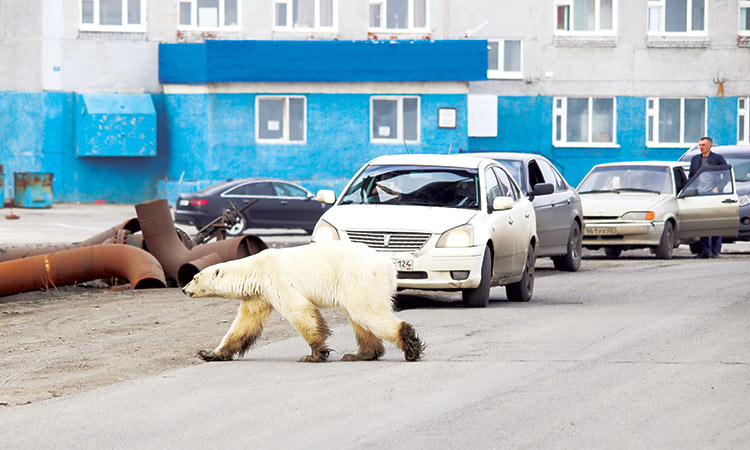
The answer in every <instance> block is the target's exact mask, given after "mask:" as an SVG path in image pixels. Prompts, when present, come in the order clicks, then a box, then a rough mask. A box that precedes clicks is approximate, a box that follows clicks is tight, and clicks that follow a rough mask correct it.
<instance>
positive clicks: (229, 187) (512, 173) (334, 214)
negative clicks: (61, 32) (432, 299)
mask: <svg viewBox="0 0 750 450" xmlns="http://www.w3.org/2000/svg"><path fill="white" fill-rule="evenodd" d="M715 150H716V151H718V152H720V153H722V154H724V155H725V157H726V158H727V160H728V162H729V163H730V164H731V165H730V166H715V167H707V168H703V169H701V171H700V172H699V173H698V174H697V175H696V176H695V177H693V178H692V179H690V180H689V181H688V174H687V173H686V170H685V167H684V161H689V158H690V157H691V156H692V154H694V153H691V152H690V151H689V152H687V153H686V154H685V155H683V157H682V158H681V159H680V161H677V162H670V161H648V162H624V163H609V164H600V165H596V166H594V167H593V168H592V169H591V171H590V172H589V173H588V174H587V175H586V176H585V177H584V178H583V180H582V181H581V183H580V184H579V185H578V187H577V189H574V188H573V187H571V186H570V185H569V184H568V183H567V181H566V180H565V178H564V177H563V176H562V175H561V173H560V171H559V170H558V169H557V168H556V167H555V166H554V165H553V164H552V162H550V161H549V160H548V159H547V158H544V157H543V156H540V155H536V154H529V153H509V152H488V153H471V154H459V155H428V154H418V155H389V156H381V157H377V158H375V159H373V160H371V161H370V162H368V163H367V164H365V165H364V166H363V167H362V168H361V169H360V170H359V171H357V173H356V174H355V175H354V176H353V177H352V179H351V180H350V181H349V182H348V183H347V184H346V186H345V188H344V190H343V193H342V195H341V196H340V197H339V198H336V194H335V192H333V191H331V190H321V191H319V192H318V194H317V195H316V196H314V195H313V194H312V193H311V192H310V191H308V190H306V189H305V188H303V187H301V186H299V185H296V184H293V183H289V182H287V181H284V180H275V179H267V178H246V179H238V180H233V181H227V182H225V183H220V184H217V185H214V186H211V187H208V188H206V189H203V190H201V191H199V192H196V193H193V194H183V195H181V196H180V197H179V198H178V201H177V208H176V211H175V221H176V222H177V223H182V224H188V225H194V226H196V227H197V228H201V227H203V226H205V225H207V224H208V223H209V222H210V221H211V220H213V219H215V218H216V217H217V216H219V215H221V212H222V210H223V209H226V208H230V207H237V208H241V207H242V206H243V205H245V204H247V203H248V202H252V201H255V202H256V203H255V204H253V205H252V206H251V207H250V208H248V209H246V210H245V211H244V212H243V215H242V220H241V221H240V223H237V224H236V225H235V226H234V227H233V228H231V229H229V230H228V234H229V235H239V234H242V233H243V232H244V230H245V229H246V228H264V227H273V228H301V229H303V230H305V231H307V232H309V233H312V235H313V236H312V240H313V242H321V241H326V240H333V239H336V240H345V241H351V242H359V243H363V244H365V245H368V246H370V247H373V248H375V249H377V250H378V251H380V252H383V253H385V254H387V255H388V256H389V257H390V258H391V259H392V260H393V263H394V265H395V267H396V270H397V279H398V286H399V288H402V289H405V288H412V289H435V290H452V291H460V292H461V293H462V298H463V300H464V304H465V305H466V306H473V307H483V306H486V305H487V303H488V300H489V291H490V288H491V287H492V286H505V290H506V294H507V297H508V300H511V301H529V300H530V299H531V297H532V295H533V289H534V270H535V266H536V258H537V257H551V258H552V261H553V263H554V266H555V268H556V269H558V270H564V271H576V270H578V268H579V267H580V264H581V254H582V248H584V247H585V248H587V249H592V250H596V249H604V251H605V254H607V255H608V256H610V257H618V256H619V255H620V254H621V253H622V252H623V251H625V250H629V249H636V248H650V249H651V250H652V251H653V253H654V254H655V255H656V256H657V257H658V258H665V259H668V258H671V257H672V254H673V250H674V248H676V247H677V246H679V245H680V244H681V243H691V242H694V241H695V240H696V239H697V238H698V237H700V236H708V235H720V236H725V237H729V239H750V211H748V209H750V202H749V201H748V191H750V147H748V148H737V149H736V150H735V149H734V148H732V149H730V148H726V147H721V148H717V147H715ZM733 168H734V169H733ZM735 170H739V177H738V179H737V180H735V176H736V174H735ZM741 189H744V190H741ZM738 191H739V192H740V195H739V197H738V195H737V192H738ZM230 202H231V203H230ZM232 205H234V206H232Z"/></svg>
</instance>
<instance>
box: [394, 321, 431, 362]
mask: <svg viewBox="0 0 750 450" xmlns="http://www.w3.org/2000/svg"><path fill="white" fill-rule="evenodd" d="M395 343H396V345H397V346H398V348H400V349H401V350H402V351H403V352H404V359H406V360H407V361H419V359H420V358H422V353H423V352H424V348H425V345H424V343H423V342H422V341H421V340H420V339H419V336H417V332H416V331H414V327H412V326H411V324H409V323H406V322H401V324H400V325H399V327H398V338H397V339H396V342H395Z"/></svg>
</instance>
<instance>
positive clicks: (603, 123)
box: [552, 97, 616, 146]
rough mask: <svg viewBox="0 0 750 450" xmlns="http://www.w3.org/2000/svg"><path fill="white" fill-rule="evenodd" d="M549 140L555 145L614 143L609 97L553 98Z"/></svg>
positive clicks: (610, 100) (613, 117) (612, 113)
mask: <svg viewBox="0 0 750 450" xmlns="http://www.w3.org/2000/svg"><path fill="white" fill-rule="evenodd" d="M553 101H554V122H553V127H552V128H553V130H552V132H553V141H554V144H555V145H556V146H566V145H570V146H580V145H587V146H613V145H616V141H615V132H616V110H615V104H616V102H615V99H614V98H612V97H602V98H599V97H588V98H572V97H555V98H554V100H553Z"/></svg>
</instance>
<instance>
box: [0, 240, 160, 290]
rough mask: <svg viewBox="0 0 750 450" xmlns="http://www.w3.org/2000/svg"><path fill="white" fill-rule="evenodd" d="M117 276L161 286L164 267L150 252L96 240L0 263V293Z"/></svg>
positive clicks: (148, 286)
mask: <svg viewBox="0 0 750 450" xmlns="http://www.w3.org/2000/svg"><path fill="white" fill-rule="evenodd" d="M108 277H118V278H124V279H127V280H128V281H129V282H130V285H131V286H132V288H133V289H154V288H164V287H166V285H167V282H166V280H165V279H164V271H163V269H162V267H161V265H160V264H159V262H158V261H157V260H156V258H154V256H153V255H151V254H150V253H148V252H146V251H144V250H141V249H139V248H136V247H131V246H128V245H117V244H98V245H92V246H88V247H81V248H76V249H71V250H63V251H60V252H57V253H50V254H45V255H38V256H30V257H27V258H22V259H16V260H13V261H6V262H1V263H0V297H2V296H6V295H14V294H20V293H22V292H29V291H33V290H37V289H50V288H54V287H56V286H65V285H68V284H73V283H82V282H84V281H90V280H96V279H99V278H108Z"/></svg>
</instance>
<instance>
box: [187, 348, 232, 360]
mask: <svg viewBox="0 0 750 450" xmlns="http://www.w3.org/2000/svg"><path fill="white" fill-rule="evenodd" d="M195 355H196V356H197V357H199V358H200V359H202V360H203V361H230V360H231V359H232V358H225V357H223V356H221V355H219V354H218V353H215V352H212V351H211V350H198V352H197V353H196V354H195Z"/></svg>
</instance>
